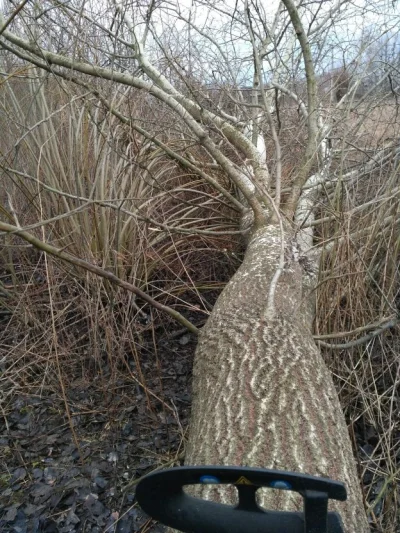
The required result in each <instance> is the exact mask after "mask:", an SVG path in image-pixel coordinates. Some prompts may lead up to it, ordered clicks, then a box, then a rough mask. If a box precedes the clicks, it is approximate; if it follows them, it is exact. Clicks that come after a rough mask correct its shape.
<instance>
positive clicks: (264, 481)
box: [136, 466, 347, 533]
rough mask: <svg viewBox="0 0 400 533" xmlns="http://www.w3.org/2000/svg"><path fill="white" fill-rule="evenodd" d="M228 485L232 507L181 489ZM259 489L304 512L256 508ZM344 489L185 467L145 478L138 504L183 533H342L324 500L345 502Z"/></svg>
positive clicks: (286, 476)
mask: <svg viewBox="0 0 400 533" xmlns="http://www.w3.org/2000/svg"><path fill="white" fill-rule="evenodd" d="M198 484H231V485H235V486H236V487H237V489H238V493H239V503H238V505H237V506H236V507H233V506H231V505H224V504H220V503H215V502H211V501H206V500H202V499H200V498H193V497H192V496H189V495H188V494H186V493H185V492H184V491H183V487H184V486H185V485H198ZM260 487H269V488H274V489H280V490H291V491H296V492H298V493H300V494H301V495H302V496H303V499H304V510H303V512H286V511H264V510H263V509H261V508H260V507H259V506H258V505H257V502H256V492H257V489H259V488H260ZM346 497H347V495H346V488H345V486H344V485H343V483H339V482H338V481H332V480H331V479H327V478H319V477H314V476H307V475H304V474H297V473H294V472H280V471H278V470H264V469H261V468H245V467H230V466H194V467H190V466H183V467H179V468H169V469H167V470H163V471H161V472H155V473H153V474H149V475H148V476H146V477H144V478H143V479H142V480H141V481H140V483H139V484H138V486H137V489H136V498H137V501H138V502H139V504H140V506H141V507H142V508H143V510H144V511H145V512H146V513H147V514H148V515H150V516H152V517H153V518H155V519H156V520H158V521H159V522H161V523H163V524H166V525H167V526H171V527H173V528H176V529H179V530H180V531H183V532H185V533H343V532H344V529H343V524H342V521H341V519H340V515H339V514H338V513H334V512H329V513H328V499H330V498H331V499H334V500H341V501H344V500H346Z"/></svg>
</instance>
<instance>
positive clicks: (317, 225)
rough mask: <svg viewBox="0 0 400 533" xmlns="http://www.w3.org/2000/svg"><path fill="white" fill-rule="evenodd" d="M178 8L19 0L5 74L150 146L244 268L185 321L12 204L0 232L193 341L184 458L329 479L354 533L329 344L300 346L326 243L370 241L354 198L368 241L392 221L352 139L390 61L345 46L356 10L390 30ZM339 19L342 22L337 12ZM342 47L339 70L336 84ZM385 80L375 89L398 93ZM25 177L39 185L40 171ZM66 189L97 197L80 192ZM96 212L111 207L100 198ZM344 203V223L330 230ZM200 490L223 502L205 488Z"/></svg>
mask: <svg viewBox="0 0 400 533" xmlns="http://www.w3.org/2000/svg"><path fill="white" fill-rule="evenodd" d="M192 4H193V5H192V6H191V7H190V8H189V7H186V6H185V5H184V6H180V5H179V4H176V3H174V2H172V3H170V2H163V1H161V2H153V1H151V2H149V3H147V4H146V5H141V4H140V3H137V4H135V3H132V4H130V3H121V4H119V3H117V2H109V3H108V2H94V3H92V2H74V1H72V2H65V3H60V2H53V1H51V0H48V1H45V2H41V3H37V4H35V5H33V6H32V5H31V4H28V3H27V2H22V4H20V6H19V7H18V8H15V10H11V11H10V12H8V13H6V14H5V16H4V17H3V18H2V22H1V23H2V26H1V29H0V33H1V37H0V47H1V48H2V50H3V51H4V54H5V55H4V58H5V59H4V65H7V61H6V59H7V58H8V59H9V58H12V60H10V67H9V68H10V72H9V76H10V78H11V77H12V73H13V72H14V74H18V73H19V74H20V73H21V72H24V73H26V72H28V73H29V66H31V67H30V68H31V69H33V70H31V72H34V73H35V76H37V77H39V78H40V76H42V80H44V79H45V80H46V82H43V83H51V80H59V83H60V84H62V83H65V84H68V87H72V86H75V87H76V91H77V92H76V93H74V95H73V99H75V100H76V101H81V102H82V105H84V106H87V107H88V108H89V107H91V109H92V110H93V109H95V111H94V112H93V117H95V118H94V120H96V121H97V123H98V124H99V123H100V122H101V120H105V118H104V117H113V120H115V122H114V123H113V124H116V123H118V124H119V126H118V128H121V131H124V132H128V133H127V135H128V136H130V137H129V138H130V139H131V141H130V142H131V143H132V142H134V143H135V144H136V145H137V146H138V150H139V152H140V154H141V157H143V158H144V160H145V159H146V157H147V158H151V154H152V153H154V152H155V151H157V153H163V154H164V155H163V157H165V158H166V159H169V160H171V161H173V162H174V164H176V165H179V166H180V167H181V168H184V169H187V170H188V171H190V173H191V175H197V176H199V177H200V178H201V179H202V180H203V183H205V184H206V186H207V187H208V189H207V190H208V191H211V192H210V193H208V194H209V197H210V198H214V199H218V201H219V202H220V205H221V209H223V208H225V207H226V206H227V205H228V206H231V207H233V208H234V209H235V210H236V211H237V212H239V214H240V219H241V220H240V229H239V230H238V231H240V233H241V235H242V236H243V242H244V243H245V244H244V245H245V253H244V256H243V261H242V262H241V265H240V267H239V268H238V270H237V272H236V273H235V274H234V276H233V277H232V279H231V280H230V281H229V282H228V283H227V285H226V287H225V289H224V290H223V292H222V293H221V295H220V296H219V298H218V300H217V302H216V304H215V306H214V308H213V310H212V312H211V314H210V316H209V318H208V320H207V322H206V324H205V325H204V327H202V328H201V330H200V331H199V330H198V329H197V328H196V327H195V326H194V325H193V324H190V323H189V322H188V321H187V320H186V319H185V318H184V317H183V316H182V315H180V314H179V313H178V312H177V311H176V310H174V309H171V308H170V307H167V306H166V305H161V304H160V303H159V302H157V301H156V300H154V299H153V298H152V297H150V296H149V295H148V294H146V292H145V291H143V290H141V289H139V288H137V287H136V286H135V285H133V284H132V283H129V282H127V281H124V280H123V279H121V277H119V276H118V275H116V274H115V273H111V272H109V271H108V270H107V269H104V268H102V267H101V266H99V265H96V264H92V263H90V262H89V261H87V260H85V259H84V258H80V257H76V256H75V255H74V254H73V253H70V252H69V251H68V249H64V248H63V247H60V246H58V245H57V243H56V242H54V243H52V242H43V240H41V239H40V238H39V237H37V236H35V235H34V233H32V232H31V231H29V230H27V229H26V228H25V229H24V228H23V227H21V226H19V225H18V224H17V223H16V218H14V221H15V223H10V221H12V220H13V216H14V213H13V211H12V209H11V207H10V206H8V207H7V206H5V207H3V208H2V209H3V211H2V212H3V214H4V213H6V214H7V216H8V219H9V220H8V221H7V222H4V221H0V230H1V232H3V233H4V234H5V233H14V234H16V235H18V236H19V237H22V238H23V239H25V240H26V241H28V242H30V243H32V244H33V245H34V246H36V247H38V248H39V249H42V250H44V251H45V252H46V253H48V254H52V255H55V256H57V257H59V258H60V259H62V260H65V261H67V262H70V263H72V264H74V265H76V266H78V267H83V268H86V269H87V270H89V271H91V272H93V273H94V274H97V275H99V276H102V277H104V278H106V279H108V280H110V281H111V282H114V283H117V284H119V285H120V286H121V287H123V288H125V289H126V290H128V291H131V292H133V293H135V294H136V295H138V296H139V297H140V298H141V299H143V300H145V301H147V302H148V303H150V304H151V305H155V306H156V307H157V308H158V309H160V310H161V311H165V312H167V313H170V314H171V315H172V316H173V317H174V318H175V319H176V320H178V321H181V322H182V324H183V325H184V326H185V327H188V328H189V329H190V330H191V331H192V332H194V333H196V334H198V336H199V337H198V339H199V340H198V346H197V351H196V356H195V364H194V377H193V404H192V414H191V424H190V430H189V437H188V442H187V447H186V454H185V462H186V464H192V465H201V464H226V465H243V466H259V467H265V468H273V469H279V470H290V471H298V472H304V473H308V474H313V475H318V476H325V477H330V478H333V479H336V480H340V481H343V482H344V483H345V484H346V486H347V489H348V500H347V502H345V503H341V504H337V509H338V510H339V512H340V513H341V515H342V517H343V520H344V523H345V527H346V531H348V532H354V533H355V532H357V533H359V532H364V531H368V523H367V519H366V514H365V512H364V504H363V497H362V493H361V490H360V482H359V478H358V474H357V469H356V465H355V461H354V456H353V451H352V446H351V442H350V438H349V434H348V429H347V425H346V422H345V417H344V414H343V412H342V409H341V406H340V404H339V400H338V394H337V392H336V389H335V386H334V384H333V380H332V376H331V373H330V371H329V370H328V368H327V366H326V364H325V362H324V360H323V357H322V355H321V352H320V349H319V347H318V346H317V344H316V340H317V341H318V342H319V343H320V345H321V346H332V345H330V344H329V342H326V341H327V340H329V338H328V339H327V338H325V337H324V338H323V336H320V337H319V338H317V339H315V338H314V337H313V328H314V320H315V309H316V290H317V288H318V287H319V286H320V284H321V283H322V282H321V277H320V276H321V272H324V271H325V272H326V271H327V270H328V266H329V264H330V263H332V262H333V263H334V262H335V257H338V254H339V252H338V250H340V249H341V248H340V247H341V244H342V243H343V242H345V243H347V244H348V243H349V242H354V240H355V239H361V240H362V239H363V238H364V239H365V238H366V237H368V235H369V233H370V231H371V229H370V228H371V226H368V225H367V224H372V225H373V223H375V222H376V218H375V219H373V218H370V219H369V218H368V217H367V216H366V214H368V213H369V209H372V210H374V212H375V214H377V215H379V220H380V223H379V224H380V225H379V231H375V230H376V226H374V231H375V237H376V238H377V239H379V238H381V237H382V235H383V236H385V235H387V232H391V231H392V229H393V228H394V227H395V225H396V221H397V218H396V216H397V215H396V213H394V212H392V211H390V210H389V211H390V212H389V211H387V212H386V215H387V216H386V217H384V216H382V211H379V213H377V210H378V209H380V207H381V204H380V203H379V201H376V200H373V199H371V193H370V191H369V192H368V191H367V192H365V190H364V185H363V186H362V187H361V185H360V184H362V183H363V184H365V181H366V180H369V179H374V175H375V174H376V173H377V172H378V173H379V171H380V170H382V169H383V168H386V169H387V168H388V165H391V164H392V163H393V161H395V160H396V157H397V158H398V148H396V143H395V137H396V135H395V134H393V133H391V134H390V135H389V134H388V135H387V138H386V140H385V143H384V144H382V145H381V146H379V147H376V146H375V147H374V152H373V154H372V153H371V152H369V153H366V152H365V150H363V149H362V148H360V149H359V150H358V149H357V148H358V147H357V146H356V147H355V146H354V142H355V141H354V138H353V137H354V135H355V136H357V135H359V132H360V129H362V127H363V120H364V119H365V113H364V112H365V110H366V109H367V108H370V107H371V105H372V104H371V102H374V103H375V104H376V102H378V101H379V100H380V99H382V98H388V97H387V95H383V94H381V92H380V90H381V86H382V79H384V80H385V86H386V87H387V83H386V80H387V77H388V72H389V71H390V68H391V66H390V65H389V64H387V65H385V68H386V70H385V69H382V64H381V63H379V69H377V72H381V73H382V76H375V77H374V78H373V81H371V79H372V78H371V79H370V78H369V76H370V73H371V71H372V70H373V64H374V63H373V61H374V59H373V58H372V59H371V57H370V56H369V59H368V61H367V60H366V57H367V56H368V53H367V52H368V50H369V48H368V47H369V42H365V40H363V35H362V34H361V33H359V34H357V33H356V36H355V37H354V39H353V41H351V40H347V41H346V39H348V34H349V31H350V30H349V28H350V29H351V28H352V27H354V25H357V24H360V21H361V20H363V19H362V16H363V15H365V16H366V17H367V19H366V20H368V17H370V16H371V13H372V14H373V16H374V17H375V20H374V22H375V23H376V20H380V17H382V27H385V28H387V26H384V24H385V23H386V20H384V14H382V13H380V11H379V10H380V8H381V7H384V6H383V3H382V6H381V5H380V3H379V2H375V4H371V5H367V3H365V4H363V5H362V7H360V9H358V8H357V7H355V6H354V5H353V4H352V3H351V2H348V1H347V0H338V1H336V2H334V1H328V2H321V3H317V4H315V5H314V4H309V3H303V2H295V1H294V0H283V1H282V2H281V3H279V4H278V3H277V5H276V6H275V7H274V10H272V9H271V8H269V7H268V8H267V7H266V6H264V5H263V4H262V3H261V2H248V1H247V0H245V1H243V2H239V3H238V2H236V3H235V2H233V3H229V2H227V3H225V2H218V3H214V2H207V1H206V2H193V3H192ZM268 9H269V10H270V11H268ZM394 13H395V8H393V13H391V16H392V17H393V16H394ZM349 17H350V18H351V17H353V20H354V23H349V22H348V23H346V22H345V21H346V19H347V20H348V19H349ZM392 25H393V27H394V26H395V25H394V24H393V19H392ZM385 31H386V34H387V35H389V38H390V36H391V35H392V33H390V32H388V30H387V29H386V30H385ZM385 31H383V32H382V33H383V34H385ZM345 37H346V39H345ZM345 41H346V43H345ZM343 43H345V44H343ZM340 45H343V46H340ZM344 55H346V63H347V64H349V63H350V62H351V63H352V65H353V68H352V73H351V77H350V79H348V78H347V79H346V91H343V90H341V89H342V85H343V84H342V81H343V80H342V78H343V76H341V75H340V73H341V72H342V73H343V57H344ZM12 69H14V71H12ZM326 72H337V73H339V75H338V76H337V75H332V76H326V75H325V73H326ZM393 72H394V71H393ZM41 73H42V74H41ZM43 73H44V74H43ZM389 75H390V72H389ZM393 78H395V76H394V75H393V74H392V79H393ZM393 83H394V82H393ZM393 83H392V84H389V97H392V98H396V99H397V97H398V88H397V87H396V86H394V85H395V83H394V85H393ZM340 84H342V85H340ZM339 85H340V87H339V88H340V90H338V86H339ZM53 87H54V86H53ZM339 93H340V97H339V101H336V98H335V95H337V94H339ZM71 94H72V90H71V93H70V94H69V95H68V97H71ZM390 94H391V96H390ZM71 98H72V97H71ZM133 100H134V101H135V102H136V104H137V103H138V102H139V103H140V106H139V107H140V112H139V111H138V106H137V105H136V104H135V105H136V107H135V109H134V112H132V113H131V112H130V109H131V108H130V105H133V104H132V101H133ZM129 102H130V104H129ZM375 104H374V105H375ZM357 109H362V110H363V113H360V115H357V114H356V111H357ZM159 117H162V121H163V122H162V127H160V128H158V126H157V122H159V121H160V118H159ZM45 120H47V119H46V118H42V120H41V121H40V120H39V122H44V121H45ZM349 124H350V125H349ZM119 131H120V130H119ZM349 131H352V132H353V133H351V134H349ZM354 132H355V133H354ZM363 134H364V135H365V134H366V133H365V132H364V133H363ZM346 136H347V137H346ZM350 137H351V138H350ZM132 139H134V141H132ZM171 140H172V141H173V142H171ZM119 142H120V143H124V142H125V141H124V138H123V136H121V137H120V139H119ZM352 142H353V145H352ZM351 150H353V151H352V152H351ZM396 150H397V152H396ZM371 154H372V155H371ZM397 160H398V159H397ZM11 166H12V164H11V163H10V158H8V159H7V160H3V163H2V168H3V169H4V170H6V171H7V172H9V173H12V172H13V169H12V168H11ZM14 172H15V173H18V172H20V171H18V170H17V169H14ZM374 173H375V174H374ZM19 176H20V178H21V179H23V178H24V177H25V178H26V179H28V177H27V176H25V175H24V173H21V172H20V174H19ZM29 179H30V178H29ZM132 179H134V176H132ZM363 180H364V181H363ZM388 182H389V185H387V186H386V185H385V186H383V185H382V184H379V185H378V187H379V192H378V196H379V197H380V198H381V202H382V201H385V202H386V201H389V200H388V199H390V200H391V201H395V200H396V198H397V199H398V187H397V188H396V185H395V180H394V179H393V180H388ZM36 183H37V184H39V185H40V187H44V188H46V187H48V185H46V183H44V182H41V181H40V180H39V178H36ZM377 183H378V182H377ZM367 188H368V187H367ZM361 189H362V190H361ZM349 191H350V192H349ZM52 192H53V193H55V194H57V193H60V194H61V195H62V194H63V193H62V191H54V189H53V191H52ZM192 192H193V191H192ZM64 196H65V195H64ZM70 196H71V195H70ZM75 200H76V201H78V203H79V202H81V203H82V205H83V204H85V205H87V204H88V203H93V202H96V199H95V198H93V197H92V196H90V195H87V196H85V191H84V188H82V190H81V192H80V194H79V195H76V197H75ZM85 202H86V203H85ZM61 204H62V205H64V206H65V205H66V204H65V203H64V204H63V203H62V202H61ZM386 205H388V204H386ZM101 206H102V207H103V208H104V209H111V210H112V209H116V207H115V205H114V204H113V200H112V199H111V198H110V199H108V200H107V199H106V200H102V203H101ZM222 206H225V207H222ZM118 210H119V211H120V212H123V210H124V206H123V202H122V203H121V202H120V203H119V204H118ZM338 213H339V215H338ZM343 213H347V214H348V219H347V221H348V223H346V224H343V225H340V231H339V230H338V224H337V222H338V217H339V218H340V216H342V215H343ZM125 214H127V215H129V216H130V217H136V218H137V219H138V220H143V221H145V222H146V223H147V224H150V225H152V226H153V227H156V229H157V231H159V232H163V231H165V232H171V231H173V232H175V233H177V234H181V235H184V236H185V235H188V234H189V235H190V234H196V233H197V234H200V235H201V234H202V233H203V234H204V235H207V234H213V232H215V231H218V230H215V229H213V228H211V229H210V228H208V229H207V225H206V226H203V227H202V228H200V229H199V228H193V227H190V226H185V225H180V224H179V223H176V222H173V221H172V222H171V221H169V222H165V220H162V219H161V218H158V219H157V217H154V216H151V215H149V213H148V212H147V211H146V210H145V209H141V208H139V207H137V206H136V208H135V206H134V205H133V207H131V208H130V210H129V211H127V212H126V213H125ZM350 219H351V223H350ZM353 219H355V220H356V221H357V222H359V221H360V220H363V221H364V222H365V225H363V224H361V226H360V224H358V225H357V224H354V225H353V223H352V222H353ZM343 228H345V229H346V230H347V233H346V232H344V231H343ZM354 228H355V229H354ZM221 231H223V230H221ZM232 233H235V232H232ZM357 242H358V241H357ZM360 242H361V241H360ZM369 245H370V243H369ZM363 246H367V244H365V242H364V241H363ZM332 258H333V259H332ZM376 264H377V265H378V264H379V263H376ZM333 272H334V270H333ZM338 275H339V276H340V273H339V274H338ZM371 276H376V273H374V274H371ZM333 277H335V275H333ZM385 301H386V304H387V307H386V308H384V309H381V310H380V312H379V317H376V319H377V318H379V319H381V320H380V321H379V323H378V324H376V323H374V324H370V325H368V326H365V327H364V328H362V331H364V332H367V333H366V335H364V336H363V337H361V338H358V339H357V340H356V341H354V342H355V343H359V344H360V343H362V342H367V340H368V339H371V338H373V337H374V336H376V335H377V334H378V333H381V332H382V331H385V329H388V328H389V327H393V326H394V325H395V324H396V319H395V318H394V317H393V305H392V302H390V301H388V299H387V298H386V300H385ZM325 302H328V303H327V305H329V298H328V299H326V300H325ZM331 303H332V305H334V304H335V302H331ZM385 314H386V315H389V316H386V317H385ZM382 317H385V320H382ZM375 322H376V320H375ZM356 333H357V332H356ZM344 336H345V335H344ZM365 339H366V340H365ZM330 340H331V339H330ZM349 344H350V345H351V344H352V343H351V342H350V343H349ZM333 347H335V345H333ZM343 349H344V348H343ZM209 496H210V497H213V498H217V499H219V500H220V501H226V499H227V498H230V495H229V494H227V493H225V492H223V491H216V490H215V489H213V492H212V494H210V495H209ZM292 498H293V496H292V495H291V494H289V493H285V492H283V491H280V492H279V493H278V494H275V493H273V494H271V493H270V492H265V493H263V495H262V505H264V506H266V507H271V506H272V507H276V508H279V509H288V508H289V509H290V508H293V506H296V505H298V502H294V501H292Z"/></svg>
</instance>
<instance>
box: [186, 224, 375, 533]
mask: <svg viewBox="0 0 400 533" xmlns="http://www.w3.org/2000/svg"><path fill="white" fill-rule="evenodd" d="M281 237H282V236H281V234H280V229H279V227H278V226H267V227H264V228H260V229H258V230H257V231H255V233H254V234H253V236H252V238H251V240H250V243H249V245H248V249H247V252H246V255H245V258H244V261H243V263H242V265H241V267H240V268H239V269H238V271H237V272H236V274H235V275H234V277H233V278H232V280H231V281H230V282H229V283H228V285H227V286H226V288H225V290H224V291H223V292H222V294H221V295H220V297H219V299H218V301H217V303H216V305H215V307H214V309H213V311H212V314H211V316H210V318H209V320H208V321H207V323H206V325H205V326H204V328H203V330H202V331H201V334H200V338H199V344H198V347H197V351H196V356H195V365H194V376H193V405H192V415H191V426H190V431H189V441H188V445H187V451H186V460H185V462H186V464H188V465H201V464H208V465H213V464H222V465H241V466H256V467H263V468H272V469H278V470H290V471H297V472H303V473H307V474H311V475H318V476H324V477H330V478H332V479H334V480H339V481H343V482H344V483H345V484H346V487H347V491H348V500H347V502H344V503H337V504H333V505H331V508H332V509H336V510H338V511H339V512H340V514H341V516H342V519H343V522H344V524H345V531H346V532H348V533H363V532H367V531H369V527H368V524H367V520H366V515H365V512H364V507H363V501H362V495H361V490H360V486H359V480H358V476H357V471H356V467H355V462H354V457H353V452H352V448H351V443H350V439H349V435H348V431H347V427H346V423H345V420H344V416H343V412H342V410H341V406H340V404H339V400H338V396H337V393H336V390H335V388H334V385H333V382H332V378H331V375H330V372H329V370H328V368H327V367H326V365H325V363H324V361H323V360H322V357H321V354H320V353H319V350H318V349H317V347H316V345H315V343H314V341H313V338H312V334H311V329H312V321H313V309H314V305H313V302H312V294H313V291H310V288H311V287H312V286H313V284H314V282H315V265H314V268H313V265H311V264H308V265H307V264H306V263H304V261H302V265H300V263H299V261H298V258H297V257H296V255H297V254H296V250H295V247H294V246H293V240H292V239H291V237H290V234H286V236H285V267H284V269H283V271H282V273H281V275H280V277H279V279H278V283H277V285H276V290H275V298H274V305H275V307H274V312H273V314H271V312H270V311H269V310H268V309H267V306H266V302H267V295H268V294H269V291H270V285H271V281H272V280H273V278H274V276H275V273H276V271H277V268H278V265H279V259H280V253H281ZM201 490H202V497H208V498H211V499H214V500H218V501H221V502H225V503H228V502H230V500H231V494H229V491H227V489H226V488H222V487H221V488H219V489H218V488H217V489H216V488H214V487H213V486H206V487H204V488H202V489H201ZM293 494H294V493H292V492H286V491H272V490H263V491H262V501H261V502H260V503H261V504H262V506H264V507H266V508H274V509H292V510H294V509H295V508H299V504H301V503H302V500H301V499H300V500H299V499H296V498H295V497H294V496H293ZM294 500H296V501H294Z"/></svg>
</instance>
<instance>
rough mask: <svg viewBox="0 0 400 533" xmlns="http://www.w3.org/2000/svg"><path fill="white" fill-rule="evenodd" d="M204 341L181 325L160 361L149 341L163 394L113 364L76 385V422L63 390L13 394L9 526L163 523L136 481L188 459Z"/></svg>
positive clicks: (48, 531) (0, 427)
mask: <svg viewBox="0 0 400 533" xmlns="http://www.w3.org/2000/svg"><path fill="white" fill-rule="evenodd" d="M195 343H196V339H195V338H194V337H193V336H192V335H190V334H188V333H185V332H182V333H180V332H179V331H177V332H175V335H174V334H173V335H172V336H171V335H170V336H169V338H168V337H166V336H164V337H163V338H160V339H159V341H158V346H157V349H158V355H159V357H158V360H159V364H155V363H154V361H151V360H150V357H149V361H148V362H146V361H145V358H143V357H144V356H143V354H146V352H148V350H150V349H151V348H150V342H149V347H148V350H146V349H144V350H143V354H142V358H143V359H141V361H142V363H141V366H142V368H143V369H144V371H145V372H146V374H147V375H146V376H145V378H146V385H147V391H151V393H152V394H153V395H157V396H158V398H160V399H162V400H163V401H158V400H157V399H156V398H155V397H154V396H152V395H151V394H150V392H147V393H146V390H145V389H144V388H142V387H140V386H136V388H135V387H134V386H133V385H132V379H130V377H129V376H127V377H125V376H124V373H123V372H120V374H119V375H118V377H117V378H116V377H115V376H111V371H110V369H108V368H107V365H105V368H104V369H103V370H102V376H101V378H98V379H96V378H93V379H91V381H88V380H85V381H83V380H82V381H81V382H75V383H71V384H70V386H69V387H68V390H67V391H66V395H67V401H68V405H69V409H70V418H71V421H72V422H70V421H69V419H68V416H66V414H65V412H66V409H65V404H64V402H63V401H62V399H60V394H59V393H55V392H47V393H46V391H43V392H42V393H41V394H40V395H39V394H38V395H32V394H30V395H29V396H21V397H19V398H18V399H15V397H14V400H12V403H11V405H8V406H7V408H6V409H5V411H4V412H3V416H2V417H1V418H0V464H1V471H0V531H2V532H4V533H6V532H15V533H39V532H43V533H52V532H60V533H67V532H91V533H95V532H102V533H103V532H104V533H105V532H106V531H109V532H118V533H125V532H133V531H138V532H143V533H144V532H161V531H164V530H165V528H164V527H163V526H160V525H157V524H156V523H155V522H153V521H152V520H151V519H150V518H149V517H148V516H146V515H145V514H144V513H143V511H141V509H140V508H139V507H138V505H137V503H135V481H137V480H138V479H139V478H140V477H141V476H143V475H144V474H146V473H148V472H150V471H152V470H154V469H155V468H157V467H160V465H168V464H169V466H172V464H179V460H176V461H174V458H175V459H176V458H177V457H178V455H179V453H180V452H181V451H182V449H183V432H184V429H185V428H186V426H187V418H188V410H189V405H190V395H189V392H188V391H189V390H190V386H189V385H190V374H191V366H192V357H193V352H194V347H195ZM144 348H146V346H145V345H144ZM178 354H179V357H178ZM143 361H144V362H143ZM130 365H131V366H132V367H133V366H134V363H133V362H130ZM132 370H134V369H133V368H132ZM126 373H127V372H126V370H125V375H126ZM160 378H161V379H160ZM107 379H108V380H109V384H112V385H107ZM163 402H164V403H163ZM171 406H174V407H173V408H171ZM3 409H4V406H3ZM71 423H72V428H73V431H72V428H71ZM73 432H74V433H75V436H76V438H75V437H74V435H73ZM77 442H78V444H79V447H78V446H77V445H76V443H77Z"/></svg>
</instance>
